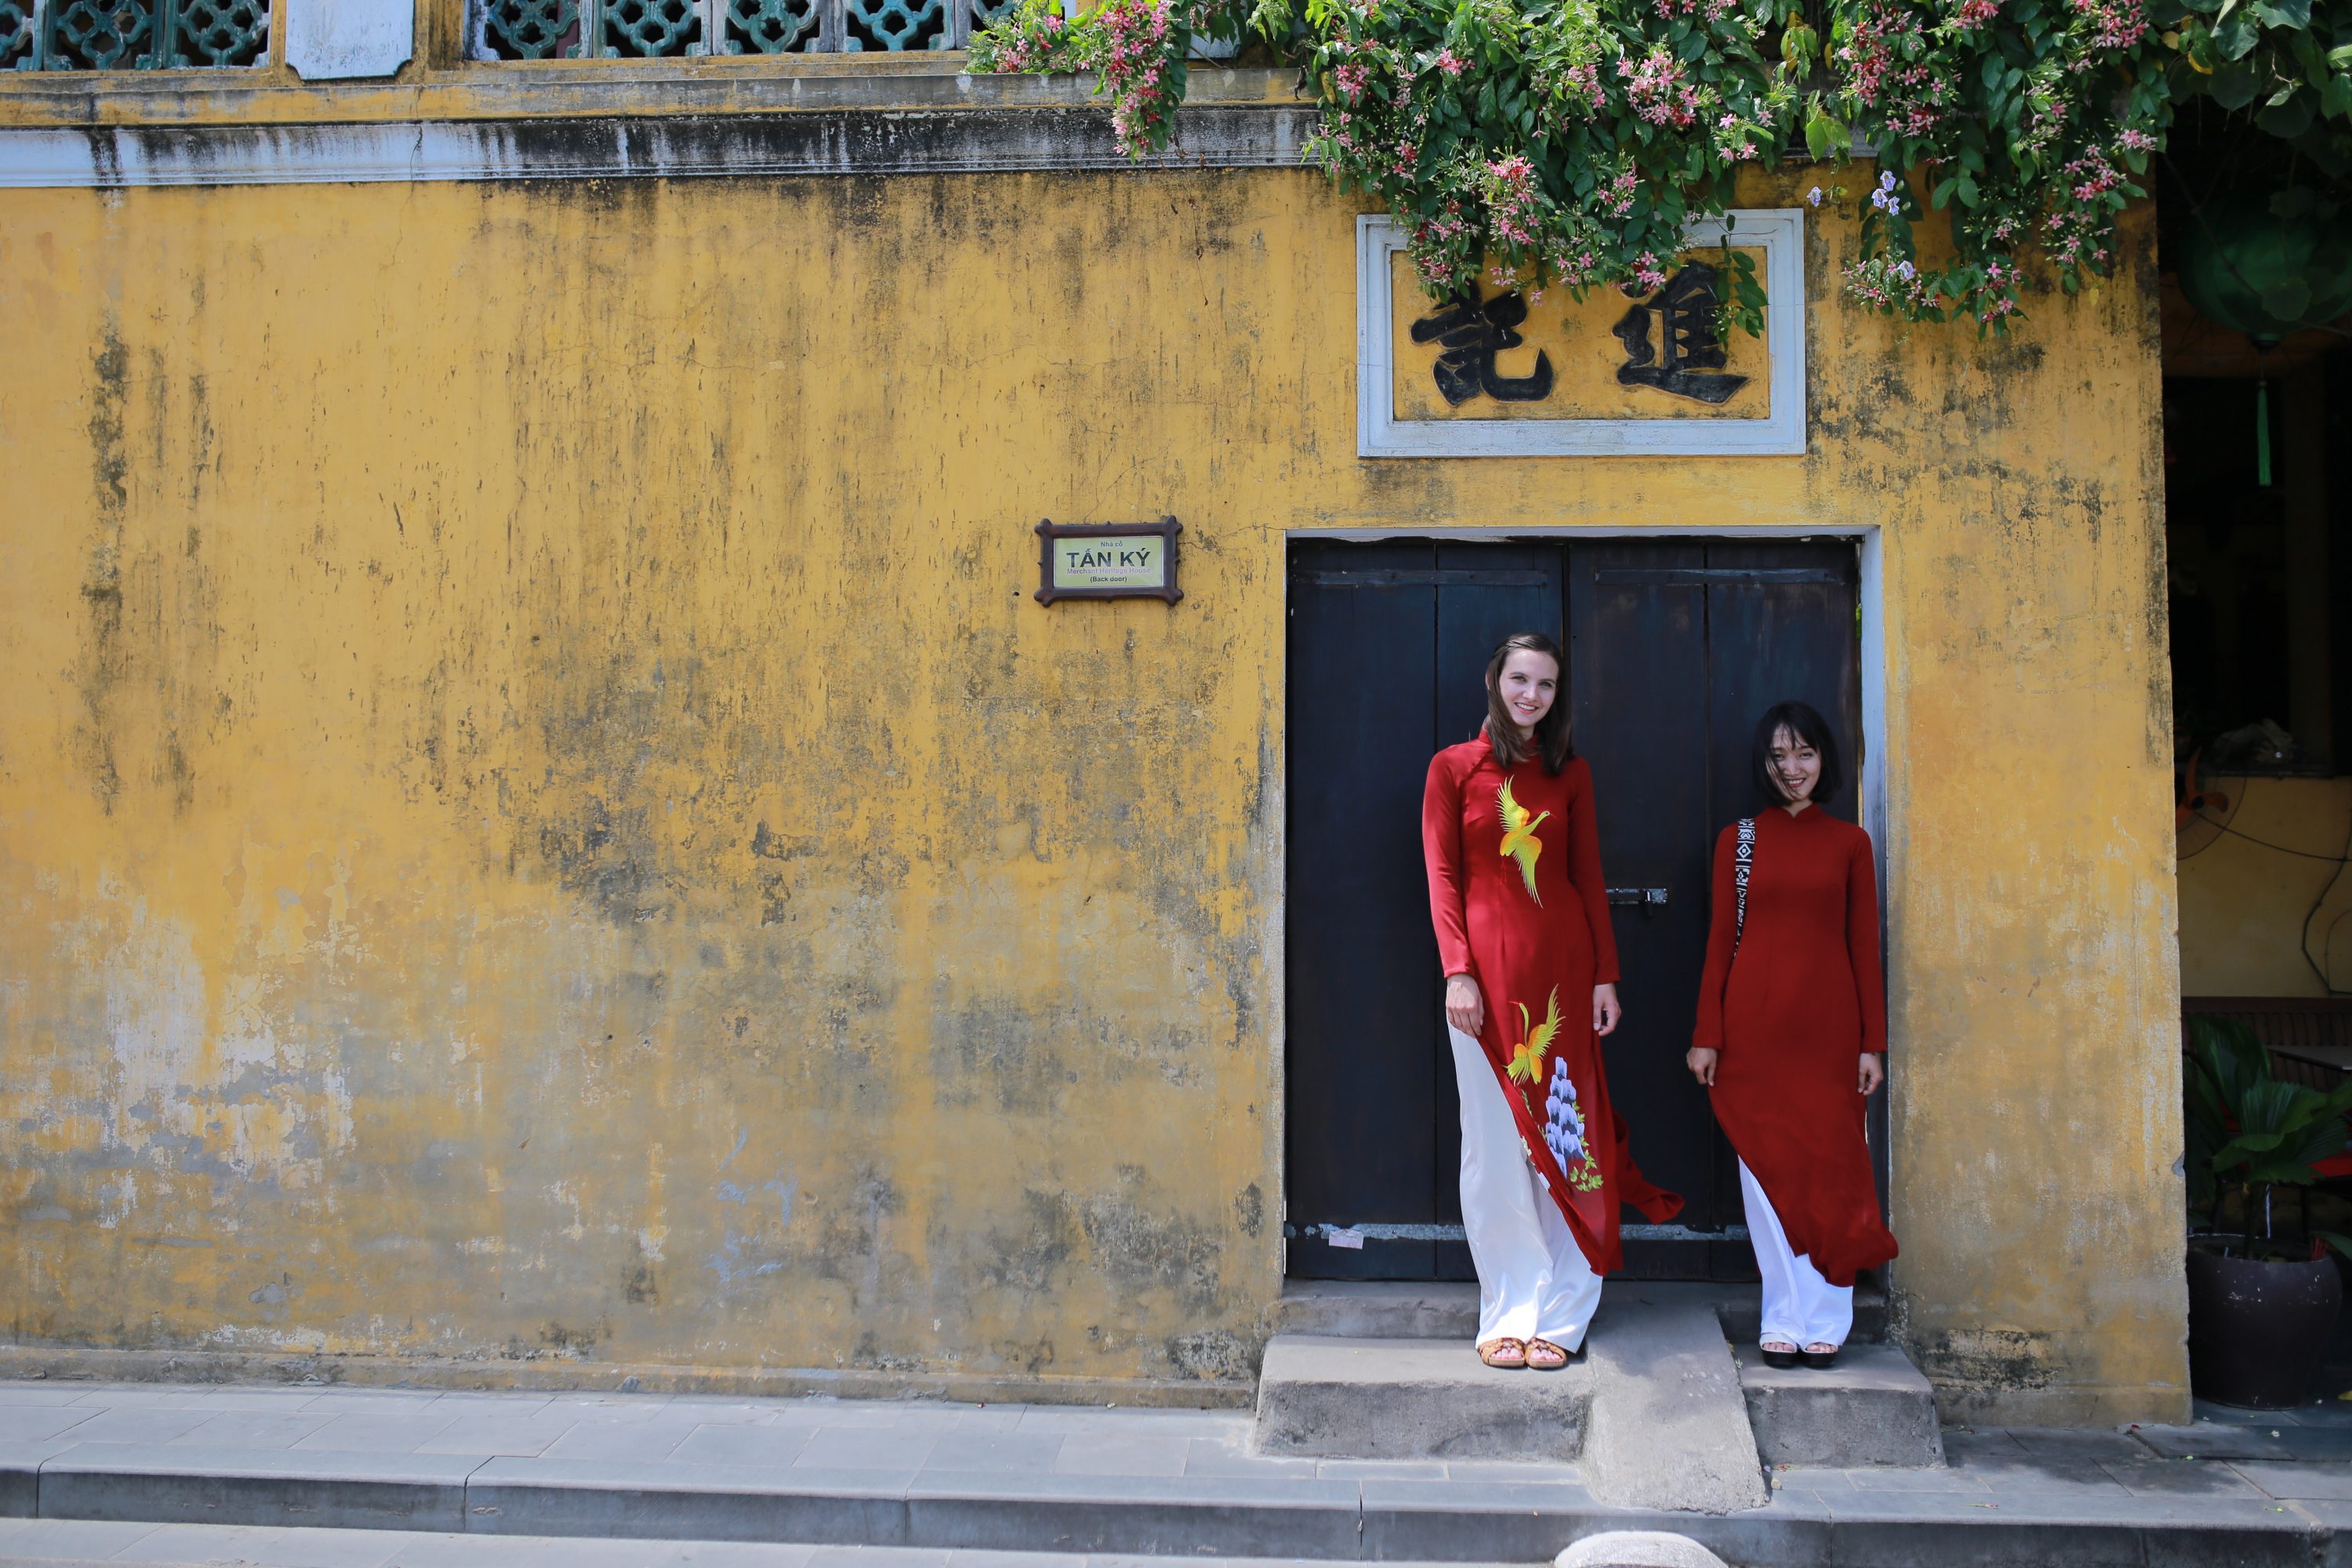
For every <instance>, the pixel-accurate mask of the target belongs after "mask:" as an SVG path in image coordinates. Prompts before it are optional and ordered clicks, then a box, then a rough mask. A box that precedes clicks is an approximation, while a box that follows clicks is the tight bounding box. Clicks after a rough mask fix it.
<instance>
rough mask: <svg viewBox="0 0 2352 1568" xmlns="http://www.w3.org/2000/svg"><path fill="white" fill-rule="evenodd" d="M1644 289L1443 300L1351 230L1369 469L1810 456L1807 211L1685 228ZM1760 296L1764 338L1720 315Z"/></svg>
mask: <svg viewBox="0 0 2352 1568" xmlns="http://www.w3.org/2000/svg"><path fill="white" fill-rule="evenodd" d="M1685 239H1686V244H1685V247H1684V248H1683V249H1682V250H1680V251H1679V252H1677V253H1675V255H1672V256H1670V257H1667V258H1664V260H1663V262H1662V264H1661V266H1660V267H1659V268H1658V270H1657V271H1656V272H1655V273H1654V274H1652V275H1651V276H1649V277H1647V278H1645V279H1643V280H1642V281H1641V282H1640V283H1639V284H1638V285H1635V286H1632V287H1628V288H1622V289H1621V288H1617V287H1613V286H1612V287H1606V288H1600V289H1590V290H1588V291H1587V292H1586V294H1585V296H1584V298H1582V299H1581V300H1579V299H1577V298H1575V297H1574V296H1573V295H1572V294H1570V291H1569V290H1567V289H1563V288H1560V287H1559V286H1558V284H1557V283H1554V284H1553V285H1551V286H1549V287H1538V284H1537V279H1536V278H1535V275H1534V273H1533V270H1532V269H1531V268H1530V269H1528V270H1527V271H1524V272H1522V273H1519V274H1517V275H1515V276H1511V277H1499V275H1498V274H1496V272H1495V271H1494V270H1493V268H1491V267H1490V268H1489V270H1488V272H1487V274H1486V276H1484V277H1482V278H1481V279H1480V280H1479V281H1478V283H1477V284H1476V285H1475V286H1474V287H1472V288H1470V289H1465V290H1463V291H1461V292H1459V293H1457V294H1454V295H1453V296H1451V297H1450V298H1447V299H1444V300H1433V299H1431V298H1430V297H1429V296H1428V295H1427V294H1426V293H1424V292H1423V289H1422V286H1421V279H1420V278H1419V276H1418V274H1417V273H1416V272H1415V271H1414V268H1413V265H1412V257H1411V255H1410V254H1409V252H1408V250H1407V247H1406V242H1405V235H1404V232H1403V231H1402V229H1400V228H1399V227H1398V226H1397V225H1396V223H1395V222H1394V221H1393V220H1392V219H1391V218H1388V217H1385V216H1365V217H1361V218H1359V219H1358V220H1357V279H1356V286H1357V340H1358V341H1357V378H1358V379H1357V451H1358V452H1359V453H1360V455H1361V456H1364V457H1367V458H1446V457H1457V458H1475V457H1609V456H1632V455H1638V454H1660V455H1691V456H1696V455H1717V454H1720V455H1755V456H1765V455H1787V454H1795V453H1801V452H1802V451H1803V450H1804V449H1805V329H1804V279H1803V261H1804V214H1803V212H1802V210H1801V209H1797V208H1766V209H1743V210H1739V211H1735V212H1731V213H1727V214H1725V215H1724V216H1721V217H1719V218H1709V219H1701V220H1697V221H1695V222H1693V223H1692V224H1691V226H1689V227H1688V228H1687V229H1686V230H1685ZM1743 274H1744V275H1745V276H1747V277H1748V278H1750V279H1753V280H1754V282H1755V283H1757V284H1758V285H1759V286H1760V287H1761V289H1762V291H1763V294H1764V299H1765V304H1764V310H1763V331H1761V332H1760V333H1750V332H1748V331H1747V330H1746V329H1744V328H1742V327H1740V326H1738V325H1736V324H1734V323H1733V322H1731V321H1729V320H1728V313H1727V311H1726V310H1725V309H1724V307H1725V305H1726V304H1727V302H1728V301H1729V300H1730V299H1731V298H1732V294H1733V287H1734V282H1735V279H1738V277H1740V276H1742V275H1743Z"/></svg>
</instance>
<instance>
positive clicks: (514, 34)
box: [0, 0, 1013, 60]
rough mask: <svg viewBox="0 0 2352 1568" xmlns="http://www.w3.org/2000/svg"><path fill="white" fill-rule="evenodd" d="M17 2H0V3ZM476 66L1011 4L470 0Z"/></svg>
mask: <svg viewBox="0 0 2352 1568" xmlns="http://www.w3.org/2000/svg"><path fill="white" fill-rule="evenodd" d="M17 3H19V0H0V6H5V5H12V4H17ZM472 3H473V7H474V10H473V21H474V40H473V48H472V51H471V52H472V54H473V57H474V58H476V59H481V60H576V59H652V58H662V57H667V56H677V55H800V54H849V53H860V52H866V51H870V50H877V49H879V50H887V51H891V52H898V51H903V50H908V49H960V48H961V47H964V44H965V42H966V41H967V40H968V39H970V38H971V31H972V29H973V28H974V27H978V26H986V25H987V24H989V23H990V22H992V21H994V20H995V19H996V18H997V17H998V16H1002V15H1003V14H1004V13H1006V12H1008V11H1010V10H1012V8H1013V0H472Z"/></svg>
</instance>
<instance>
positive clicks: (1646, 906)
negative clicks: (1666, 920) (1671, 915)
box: [1609, 888, 1666, 911]
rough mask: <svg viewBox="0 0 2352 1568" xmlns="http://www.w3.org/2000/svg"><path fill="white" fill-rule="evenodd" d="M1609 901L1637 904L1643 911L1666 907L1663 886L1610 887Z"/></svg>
mask: <svg viewBox="0 0 2352 1568" xmlns="http://www.w3.org/2000/svg"><path fill="white" fill-rule="evenodd" d="M1609 901H1610V902H1611V903H1612V904H1633V905H1637V906H1639V907H1640V908H1641V909H1642V910H1644V911H1647V910H1663V909H1664V908H1665V907H1666V889H1664V888H1612V889H1609Z"/></svg>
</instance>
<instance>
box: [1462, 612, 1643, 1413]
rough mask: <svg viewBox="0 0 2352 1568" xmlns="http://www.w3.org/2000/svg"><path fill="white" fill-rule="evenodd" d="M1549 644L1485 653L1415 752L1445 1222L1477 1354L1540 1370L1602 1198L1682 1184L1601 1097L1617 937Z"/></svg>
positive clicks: (1588, 780)
mask: <svg viewBox="0 0 2352 1568" xmlns="http://www.w3.org/2000/svg"><path fill="white" fill-rule="evenodd" d="M1562 663H1563V660H1562V658H1561V656H1560V651H1559V645H1558V644H1556V643H1554V642H1553V641H1552V640H1551V639H1550V638H1549V637H1545V636H1543V635H1542V634H1540V633H1535V632H1524V633H1521V634H1519V635H1518V636H1516V637H1509V638H1507V639H1506V640H1505V641H1504V643H1503V646H1502V647H1499V648H1497V649H1496V651H1495V657H1494V658H1493V659H1492V660H1491V661H1490V662H1489V663H1488V664H1487V667H1486V726H1485V728H1484V729H1483V730H1482V731H1481V732H1480V734H1479V735H1478V737H1477V738H1476V739H1475V740H1472V741H1467V742H1464V743H1463V744H1461V745H1458V746H1449V747H1447V748H1446V749H1445V750H1444V751H1443V752H1438V753H1437V755H1436V757H1435V758H1433V760H1432V761H1431V763H1430V764H1429V780H1428V784H1427V786H1426V788H1425V789H1424V790H1423V795H1422V808H1421V834H1422V850H1423V859H1424V861H1425V863H1426V865H1427V868H1428V873H1429V911H1430V922H1431V924H1432V926H1433V928H1434V929H1435V931H1436V934H1437V949H1438V957H1439V960H1440V962H1441V963H1443V965H1444V973H1445V1020H1446V1024H1447V1026H1448V1030H1447V1033H1448V1035H1449V1037H1450V1038H1451V1040H1452V1043H1453V1048H1454V1079H1455V1082H1456V1084H1457V1086H1458V1087H1459V1089H1460V1090H1461V1097H1462V1222H1463V1228H1464V1230H1465V1232H1466V1233H1467V1235H1468V1238H1469V1242H1470V1257H1471V1259H1472V1261H1473V1262H1474V1263H1475V1264H1476V1266H1477V1269H1478V1338H1477V1341H1476V1345H1477V1349H1478V1354H1479V1357H1480V1359H1482V1360H1484V1361H1485V1362H1486V1364H1487V1365H1489V1366H1501V1367H1522V1366H1528V1367H1534V1368H1537V1369H1538V1370H1541V1371H1550V1370H1554V1369H1557V1368H1559V1367H1560V1366H1563V1365H1565V1364H1566V1363H1567V1362H1568V1359H1569V1357H1570V1356H1571V1355H1573V1354H1575V1353H1576V1352H1579V1351H1580V1350H1581V1349H1582V1348H1583V1344H1584V1335H1585V1331H1586V1329H1587V1328H1588V1327H1590V1326H1591V1321H1592V1311H1593V1309H1594V1307H1596V1306H1597V1305H1598V1304H1599V1302H1600V1299H1601V1275H1603V1274H1605V1273H1607V1272H1609V1271H1610V1270H1611V1269H1613V1268H1618V1267H1619V1266H1620V1265H1621V1263H1622V1256H1621V1253H1620V1250H1619V1246H1618V1206H1619V1205H1620V1204H1624V1203H1630V1204H1633V1205H1635V1206H1637V1207H1638V1208H1640V1209H1641V1210H1642V1211H1643V1213H1644V1214H1646V1215H1649V1216H1650V1217H1651V1218H1653V1219H1655V1220H1665V1219H1671V1218H1672V1217H1673V1216H1674V1215H1675V1214H1676V1213H1677V1212H1678V1211H1679V1210H1680V1209H1681V1207H1682V1200H1681V1199H1680V1198H1677V1197H1675V1195H1674V1194H1670V1193H1665V1192H1662V1191H1660V1190H1659V1189H1658V1188H1656V1187H1654V1186H1652V1185H1651V1184H1649V1183H1648V1182H1647V1181H1645V1180H1644V1179H1643V1176H1642V1173H1641V1172H1640V1171H1639V1170H1637V1169H1635V1167H1634V1165H1633V1160H1632V1158H1631V1157H1630V1155H1629V1154H1628V1153H1627V1152H1626V1148H1625V1129H1624V1126H1623V1124H1622V1122H1620V1121H1618V1120H1617V1115H1616V1112H1615V1111H1614V1110H1612V1108H1611V1106H1610V1103H1609V1085H1608V1080H1607V1078H1606V1077H1605V1075H1604V1074H1603V1072H1602V1068H1601V1037H1602V1036H1604V1035H1607V1034H1609V1033H1610V1032H1611V1031H1612V1030H1613V1029H1615V1028H1616V1027H1617V1022H1618V1019H1619V1016H1620V1009H1619V1007H1618V1003H1617V984H1616V982H1617V944H1616V941H1615V938H1614V936H1613V935H1612V932H1611V931H1610V925H1609V902H1608V890H1607V889H1606V888H1605V887H1604V886H1603V884H1602V881H1601V840H1600V831H1599V829H1598V827H1597V826H1595V823H1594V820H1593V808H1592V773H1591V770H1590V769H1589V768H1587V767H1586V766H1585V764H1584V763H1583V760H1582V759H1580V758H1579V757H1577V756H1576V755H1575V754H1574V752H1573V751H1572V749H1571V748H1570V744H1569V724H1568V710H1567V708H1566V706H1565V705H1564V704H1562V703H1560V702H1559V677H1560V670H1561V667H1562Z"/></svg>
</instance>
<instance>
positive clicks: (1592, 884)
mask: <svg viewBox="0 0 2352 1568" xmlns="http://www.w3.org/2000/svg"><path fill="white" fill-rule="evenodd" d="M1574 765H1576V766H1578V767H1582V766H1583V764H1582V763H1576V764H1574ZM1568 878H1569V880H1570V881H1571V882H1573V883H1575V884H1576V896H1577V897H1578V898H1580V899H1581V900H1584V920H1585V923H1586V924H1587V925H1590V926H1591V928H1592V984H1595V985H1614V984H1617V979H1618V975H1617V928H1616V927H1615V926H1613V925H1612V924H1611V923H1610V920H1609V887H1608V882H1607V879H1605V878H1603V877H1602V876H1601V821H1600V817H1599V816H1598V814H1597V813H1595V811H1594V810H1593V806H1592V775H1591V773H1586V774H1585V775H1584V787H1583V789H1581V790H1580V791H1579V792H1578V794H1577V798H1576V820H1575V822H1574V823H1573V824H1572V825H1571V826H1570V831H1569V837H1568Z"/></svg>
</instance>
